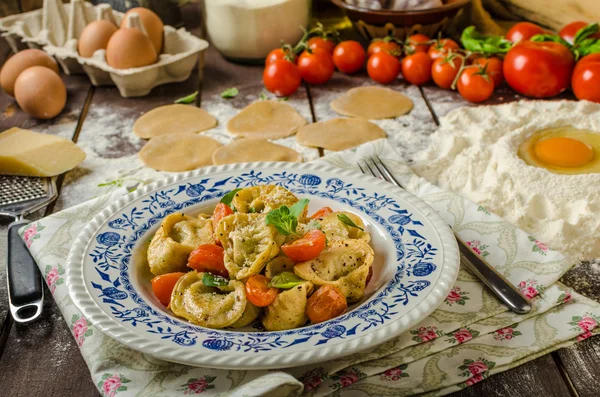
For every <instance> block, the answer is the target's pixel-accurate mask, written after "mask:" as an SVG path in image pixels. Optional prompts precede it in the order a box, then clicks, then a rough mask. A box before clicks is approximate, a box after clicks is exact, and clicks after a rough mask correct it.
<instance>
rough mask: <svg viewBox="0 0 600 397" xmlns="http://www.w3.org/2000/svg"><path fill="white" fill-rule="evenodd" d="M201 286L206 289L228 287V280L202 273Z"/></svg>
mask: <svg viewBox="0 0 600 397" xmlns="http://www.w3.org/2000/svg"><path fill="white" fill-rule="evenodd" d="M202 284H204V285H205V286H207V287H225V286H227V285H229V280H227V279H226V278H225V277H221V276H217V275H216V274H212V273H203V274H202Z"/></svg>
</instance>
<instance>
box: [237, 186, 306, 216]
mask: <svg viewBox="0 0 600 397" xmlns="http://www.w3.org/2000/svg"><path fill="white" fill-rule="evenodd" d="M297 202H298V197H296V196H295V195H294V193H292V192H290V191H289V190H287V189H286V188H283V187H281V186H276V185H261V186H251V187H247V188H244V189H242V190H240V191H239V192H237V193H236V194H235V196H234V197H233V200H232V201H231V206H232V207H233V208H235V209H236V210H237V212H240V213H243V214H245V213H249V212H264V213H267V212H269V211H271V210H274V209H277V208H279V207H281V206H282V205H287V206H288V207H290V206H292V205H294V204H296V203H297Z"/></svg>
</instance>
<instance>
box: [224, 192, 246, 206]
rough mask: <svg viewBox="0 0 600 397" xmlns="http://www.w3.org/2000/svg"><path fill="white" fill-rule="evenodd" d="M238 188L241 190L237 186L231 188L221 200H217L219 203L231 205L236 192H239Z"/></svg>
mask: <svg viewBox="0 0 600 397" xmlns="http://www.w3.org/2000/svg"><path fill="white" fill-rule="evenodd" d="M240 190H242V189H241V188H237V189H233V190H231V191H229V192H228V193H227V194H226V195H225V196H223V197H221V201H219V202H220V203H223V204H225V205H229V206H231V202H232V201H233V197H234V196H235V195H236V194H237V192H239V191H240Z"/></svg>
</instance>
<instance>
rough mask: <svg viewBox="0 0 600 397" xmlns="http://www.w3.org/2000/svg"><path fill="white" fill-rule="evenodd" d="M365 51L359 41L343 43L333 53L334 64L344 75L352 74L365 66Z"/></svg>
mask: <svg viewBox="0 0 600 397" xmlns="http://www.w3.org/2000/svg"><path fill="white" fill-rule="evenodd" d="M365 58H366V54H365V49H364V48H363V47H362V45H360V43H359V42H358V41H354V40H347V41H342V42H341V43H340V44H338V45H337V46H336V47H335V50H334V51H333V63H334V64H335V66H336V67H337V68H338V70H339V71H340V72H342V73H346V74H352V73H356V72H358V71H359V70H361V69H362V67H363V66H364V64H365Z"/></svg>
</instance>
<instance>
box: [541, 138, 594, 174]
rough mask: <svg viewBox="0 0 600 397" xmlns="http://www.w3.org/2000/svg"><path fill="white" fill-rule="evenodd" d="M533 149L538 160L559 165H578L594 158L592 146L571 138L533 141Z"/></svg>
mask: <svg viewBox="0 0 600 397" xmlns="http://www.w3.org/2000/svg"><path fill="white" fill-rule="evenodd" d="M533 150H534V153H535V155H536V157H537V158H538V159H539V160H540V161H542V162H544V163H546V164H549V165H555V166H559V167H579V166H582V165H585V164H587V163H589V162H590V161H592V159H593V158H594V152H593V150H592V148H590V147H589V146H588V145H586V144H585V143H583V142H581V141H578V140H576V139H572V138H564V137H556V138H548V139H543V140H540V141H537V142H536V143H535V147H534V148H533Z"/></svg>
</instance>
